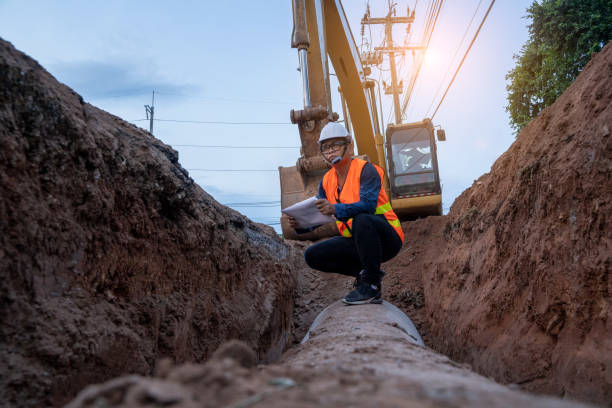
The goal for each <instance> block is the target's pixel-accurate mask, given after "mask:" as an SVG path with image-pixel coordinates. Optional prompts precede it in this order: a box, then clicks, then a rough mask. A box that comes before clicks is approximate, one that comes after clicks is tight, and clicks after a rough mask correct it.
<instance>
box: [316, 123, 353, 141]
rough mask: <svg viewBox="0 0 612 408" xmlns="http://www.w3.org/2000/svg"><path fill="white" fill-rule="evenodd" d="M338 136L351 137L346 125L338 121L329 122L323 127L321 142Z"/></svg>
mask: <svg viewBox="0 0 612 408" xmlns="http://www.w3.org/2000/svg"><path fill="white" fill-rule="evenodd" d="M338 137H345V138H350V137H351V135H349V132H348V131H347V130H346V128H345V127H344V125H342V124H340V123H338V122H329V123H328V124H327V125H325V126H323V129H321V136H319V144H321V143H323V142H324V141H325V140H329V139H335V138H338Z"/></svg>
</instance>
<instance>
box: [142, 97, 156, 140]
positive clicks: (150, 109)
mask: <svg viewBox="0 0 612 408" xmlns="http://www.w3.org/2000/svg"><path fill="white" fill-rule="evenodd" d="M144 107H145V113H146V114H147V119H149V133H151V134H153V115H154V114H155V91H153V98H152V99H151V105H145V106H144Z"/></svg>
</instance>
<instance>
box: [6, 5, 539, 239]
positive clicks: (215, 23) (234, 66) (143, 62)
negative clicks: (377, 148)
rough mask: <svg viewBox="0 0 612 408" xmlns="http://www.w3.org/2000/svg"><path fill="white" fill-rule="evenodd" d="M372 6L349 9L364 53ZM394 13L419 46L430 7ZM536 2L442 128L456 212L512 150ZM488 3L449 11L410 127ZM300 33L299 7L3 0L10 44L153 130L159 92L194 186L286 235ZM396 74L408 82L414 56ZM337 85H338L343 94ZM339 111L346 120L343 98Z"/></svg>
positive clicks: (486, 34) (475, 52)
mask: <svg viewBox="0 0 612 408" xmlns="http://www.w3.org/2000/svg"><path fill="white" fill-rule="evenodd" d="M367 3H368V2H367V1H366V0H344V1H343V7H344V10H345V12H346V15H347V19H348V21H349V24H350V25H351V29H352V32H353V37H354V38H355V42H356V43H357V45H358V46H360V45H361V43H362V37H361V34H360V32H361V25H360V20H361V17H362V16H363V14H364V12H365V9H366V4H367ZM395 3H396V4H397V6H396V7H397V15H405V14H406V8H407V7H409V8H410V10H414V11H415V23H414V24H413V25H412V27H411V32H410V35H409V36H408V37H407V41H408V42H409V43H412V44H414V43H419V42H420V40H421V37H422V32H423V26H424V22H425V19H426V15H427V10H428V7H429V6H430V3H431V2H430V1H425V0H416V2H415V0H409V1H404V0H395ZM530 3H531V0H528V1H527V0H513V1H508V0H505V1H504V0H498V1H496V2H495V4H494V5H493V7H492V9H491V12H490V14H489V16H488V17H487V19H486V21H485V23H484V25H483V27H482V29H481V31H480V33H479V35H478V37H477V39H476V41H475V43H474V45H473V47H472V49H471V51H470V53H469V54H468V56H467V58H466V60H465V63H464V64H463V66H462V68H461V69H460V70H459V72H458V74H457V77H456V79H455V81H454V83H453V85H452V86H451V88H450V89H449V91H448V94H447V96H446V98H445V99H444V100H443V101H442V104H441V105H440V109H439V110H438V112H437V114H436V116H435V117H434V120H433V121H434V125H440V126H441V128H443V129H444V130H445V131H446V136H447V141H445V142H439V143H438V162H439V166H440V178H441V181H442V188H443V195H442V200H443V207H444V212H445V213H446V212H448V209H449V207H450V206H451V204H452V202H453V201H454V199H455V198H456V197H457V196H458V195H459V194H461V192H462V191H464V190H465V189H466V188H468V187H469V186H471V185H472V183H473V181H474V180H476V179H477V178H478V177H480V176H481V175H482V174H484V173H486V172H488V171H489V170H490V168H491V166H492V164H493V163H494V162H495V160H496V159H497V158H498V157H499V156H500V155H501V154H502V153H503V152H504V151H505V150H507V148H508V147H509V146H510V145H511V144H512V143H513V142H514V139H515V135H514V133H513V130H512V129H511V127H510V125H509V120H508V114H507V113H506V111H505V109H504V107H505V106H506V95H507V91H506V80H505V75H506V74H507V73H508V71H509V70H511V69H512V68H513V67H514V64H515V62H514V60H513V55H514V54H517V53H519V51H520V49H521V46H522V44H523V43H524V42H525V41H526V40H527V37H528V32H527V24H528V20H526V19H525V18H524V16H525V14H526V11H525V10H526V8H527V7H528V6H529V5H530ZM369 4H370V9H371V16H372V17H382V16H384V15H385V14H386V13H387V9H388V0H370V1H369ZM489 4H490V1H489V0H461V1H458V0H455V1H447V2H443V7H442V9H441V11H440V15H439V17H438V21H437V24H436V26H435V29H434V32H433V36H432V39H431V43H430V47H429V49H428V50H427V54H426V56H425V62H424V64H423V67H422V68H421V72H420V75H419V78H418V80H417V83H416V87H415V92H414V93H413V95H412V98H411V103H410V105H409V106H408V108H407V110H406V113H407V120H408V121H409V122H412V121H420V120H422V119H423V118H424V117H426V116H427V117H430V116H431V114H432V113H433V110H434V109H435V106H436V105H437V104H438V102H439V101H440V98H441V96H442V93H443V92H444V90H445V89H446V87H447V86H448V83H449V81H450V78H451V76H452V75H453V74H454V73H455V70H456V68H457V66H458V63H459V60H460V59H461V57H463V55H464V53H465V50H466V48H467V46H468V44H469V42H470V41H471V40H472V38H473V37H474V33H475V32H476V29H477V27H478V25H479V24H480V22H481V21H482V19H483V16H484V14H485V12H486V10H487V8H488V7H489ZM470 21H472V24H471V25H469V23H470ZM292 24H293V20H292V11H291V1H290V0H268V1H258V2H256V1H252V0H251V1H248V0H234V1H188V0H184V1H177V2H165V1H155V0H149V1H146V2H145V1H140V0H132V1H122V0H104V1H101V0H88V1H82V0H81V1H77V0H56V1H53V2H50V1H42V0H29V1H23V0H0V37H2V38H3V39H5V40H7V41H10V42H11V43H13V45H14V46H15V47H16V48H18V49H19V50H21V51H23V52H25V53H26V54H28V55H30V56H31V57H33V58H34V59H36V60H37V61H38V62H39V63H40V64H41V65H42V66H43V67H45V68H46V69H47V70H48V71H49V72H50V73H51V74H52V75H54V76H55V77H56V78H57V79H58V80H59V81H61V82H63V83H65V84H66V85H68V86H70V87H71V88H73V89H74V90H75V91H76V92H78V93H79V94H81V95H82V96H83V98H84V99H85V100H86V101H87V102H89V103H91V104H93V105H95V106H97V107H99V108H101V109H104V110H106V111H108V112H109V113H111V114H113V115H116V116H119V117H121V118H123V119H125V120H127V121H130V122H132V123H134V124H135V125H137V126H140V127H143V128H145V129H147V130H148V126H149V122H148V121H146V120H144V119H145V108H144V105H151V104H152V91H153V90H154V91H155V101H154V106H155V118H156V119H159V121H156V122H155V123H154V129H153V134H154V135H155V136H156V137H157V138H159V139H161V140H162V141H163V142H165V143H167V144H169V145H171V146H173V147H174V148H175V149H176V150H177V151H178V152H179V161H180V163H181V165H182V166H183V167H184V168H186V169H188V170H189V173H190V176H191V177H192V178H193V179H194V180H195V182H196V183H198V184H199V185H200V186H201V187H202V188H203V189H204V190H205V191H207V192H208V193H209V194H211V195H212V196H213V197H214V198H215V199H216V200H217V201H219V202H220V203H223V204H230V206H231V207H232V208H235V209H236V210H238V211H240V212H241V213H243V214H245V215H247V216H248V217H249V218H251V219H253V220H254V221H257V222H263V223H267V224H271V225H273V226H274V227H275V228H276V229H277V231H279V232H280V228H279V226H278V225H275V224H277V223H278V219H279V217H280V204H279V202H280V181H279V177H278V172H277V168H278V167H279V166H293V165H295V162H296V160H297V158H298V156H299V145H300V140H299V133H298V129H297V126H296V125H292V124H291V123H290V121H289V111H290V110H291V109H302V108H303V97H302V85H301V77H300V73H299V72H298V70H297V66H298V58H297V50H295V49H292V48H291V46H290V42H291V41H290V40H291V30H292ZM405 32H406V26H397V27H396V28H395V29H394V40H396V41H397V42H398V43H401V42H402V40H403V37H404V35H405ZM370 35H371V37H370ZM382 37H383V32H382V28H376V27H372V32H371V34H370V31H369V30H366V39H367V41H368V42H371V43H372V44H373V45H380V42H381V41H382ZM462 39H463V42H462V41H461V40H462ZM398 63H399V64H400V66H401V67H402V70H401V71H400V72H401V78H403V79H404V81H405V82H407V80H408V78H409V75H410V72H411V70H412V69H413V67H414V60H413V57H412V56H411V55H409V54H408V55H406V57H405V58H403V59H398ZM330 67H331V65H330ZM383 68H385V69H386V68H388V64H387V63H385V65H384V66H383ZM381 75H382V79H385V78H388V77H389V74H388V72H382V73H381ZM374 76H375V77H377V76H378V72H376V71H375V72H374ZM334 80H335V78H334V77H332V86H331V88H332V89H337V82H334ZM387 82H389V81H388V79H387ZM389 98H390V97H383V99H384V100H383V110H384V112H385V123H389V121H390V120H391V121H392V120H393V115H392V110H391V107H392V103H391V100H390V99H389ZM332 100H333V105H334V108H335V111H337V112H339V113H341V112H342V110H341V108H340V104H339V98H338V95H337V93H334V94H333V95H332ZM177 121H199V122H217V123H185V122H177ZM236 122H239V123H249V124H235V123H236ZM200 146H209V147H200ZM210 146H235V147H238V146H240V147H241V148H226V147H210ZM228 170H231V171H228ZM243 170H248V171H243ZM252 170H257V171H252Z"/></svg>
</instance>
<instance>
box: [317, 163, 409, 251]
mask: <svg viewBox="0 0 612 408" xmlns="http://www.w3.org/2000/svg"><path fill="white" fill-rule="evenodd" d="M366 163H367V162H366V161H365V160H361V159H353V160H351V164H350V167H349V171H348V174H347V176H346V181H345V182H344V186H343V188H342V192H341V193H340V196H339V197H338V193H337V191H338V175H337V174H336V171H335V170H334V169H330V170H329V171H328V172H327V173H325V175H324V176H323V189H324V190H325V195H326V196H327V200H328V201H329V202H330V203H331V204H337V203H344V204H352V203H356V202H358V201H359V200H360V197H359V190H360V187H361V171H362V170H363V166H365V165H366ZM372 165H373V166H374V168H375V169H376V171H377V172H378V175H379V176H380V191H379V192H378V199H377V202H376V210H375V211H374V214H382V215H384V216H385V218H386V219H387V222H388V223H389V224H391V226H392V227H393V229H394V230H395V232H397V234H398V235H399V237H400V238H401V240H402V242H404V231H402V225H401V224H400V221H399V219H398V218H397V215H395V213H394V212H393V209H392V208H391V203H390V202H389V199H388V198H387V193H386V192H385V189H384V188H383V181H384V171H383V169H381V168H380V167H378V166H377V165H375V164H373V163H372ZM336 226H337V227H338V231H340V235H342V236H343V237H347V238H350V237H351V236H352V234H351V230H352V228H353V219H352V218H350V219H349V220H347V221H345V222H342V221H336Z"/></svg>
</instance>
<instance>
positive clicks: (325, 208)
mask: <svg viewBox="0 0 612 408" xmlns="http://www.w3.org/2000/svg"><path fill="white" fill-rule="evenodd" d="M315 205H316V206H317V209H318V210H319V212H320V213H321V214H323V215H336V207H334V206H333V205H332V204H331V203H330V202H329V201H327V200H326V199H324V198H322V199H320V200H317V201H315Z"/></svg>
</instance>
